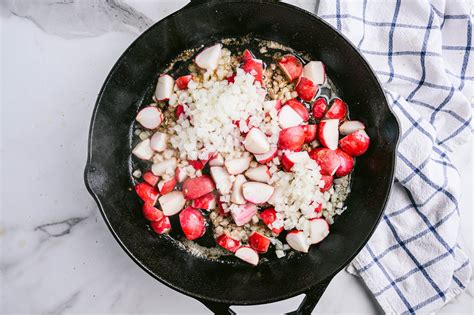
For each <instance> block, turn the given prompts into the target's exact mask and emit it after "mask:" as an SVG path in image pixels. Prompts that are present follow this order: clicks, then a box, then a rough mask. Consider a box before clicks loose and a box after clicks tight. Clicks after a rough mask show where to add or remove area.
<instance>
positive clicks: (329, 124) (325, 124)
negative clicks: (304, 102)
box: [318, 119, 339, 150]
mask: <svg viewBox="0 0 474 315" xmlns="http://www.w3.org/2000/svg"><path fill="white" fill-rule="evenodd" d="M318 128H319V129H318V136H319V141H320V142H321V144H322V145H324V146H325V147H327V148H329V149H331V150H336V149H337V145H338V141H339V120H338V119H327V120H322V121H321V122H320V123H319V127H318Z"/></svg>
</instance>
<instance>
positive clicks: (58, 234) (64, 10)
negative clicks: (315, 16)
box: [0, 0, 473, 314]
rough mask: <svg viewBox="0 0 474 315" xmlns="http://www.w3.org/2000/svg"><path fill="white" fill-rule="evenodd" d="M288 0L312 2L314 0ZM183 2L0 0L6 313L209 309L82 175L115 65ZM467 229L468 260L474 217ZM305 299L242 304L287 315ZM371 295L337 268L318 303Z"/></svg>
mask: <svg viewBox="0 0 474 315" xmlns="http://www.w3.org/2000/svg"><path fill="white" fill-rule="evenodd" d="M291 2H292V3H294V4H296V5H298V6H301V7H303V8H305V9H307V10H313V9H314V8H315V6H316V2H317V1H314V0H296V1H291ZM186 3H187V1H185V0H182V1H171V0H170V1H167V0H165V1H163V0H135V1H132V0H130V1H119V0H108V1H106V0H83V1H81V0H56V1H54V0H43V1H34V0H21V1H20V0H6V1H2V2H0V5H1V10H0V23H1V26H2V27H1V28H0V32H1V43H2V48H1V52H2V77H1V79H0V80H1V82H0V83H1V87H2V97H1V99H2V106H1V108H2V112H1V119H2V149H1V155H0V156H1V164H2V176H1V180H2V182H1V183H2V186H1V193H2V195H1V220H0V313H2V314H16V313H29V314H39V313H46V314H64V313H81V314H86V313H96V314H106V313H107V314H111V313H134V314H138V313H182V314H190V313H202V314H205V313H207V311H206V309H205V308H204V306H202V305H201V304H200V303H199V302H197V301H195V300H193V299H191V298H188V297H186V296H184V295H182V294H180V293H177V292H175V291H173V290H172V289H170V288H168V287H166V286H164V285H162V284H160V283H159V282H157V281H156V280H154V279H152V278H151V277H150V276H149V275H148V274H146V273H145V272H143V271H142V270H141V269H140V268H139V267H137V266H136V265H135V263H133V261H132V260H131V259H130V258H129V257H128V256H127V255H126V254H125V253H124V252H123V251H122V249H121V248H120V246H119V245H118V244H117V243H116V242H115V240H114V238H113V237H112V235H111V234H110V232H109V231H108V229H107V228H106V226H105V224H104V222H103V220H102V218H101V217H100V214H99V213H98V210H97V207H96V205H95V203H94V201H93V200H92V198H91V197H90V196H89V194H88V193H87V191H86V189H85V187H84V184H83V180H82V171H83V167H84V164H85V160H86V148H87V133H88V126H89V121H90V115H91V112H92V108H93V105H94V103H95V98H96V96H97V93H98V91H99V89H100V87H101V85H102V83H103V80H104V79H105V77H106V75H107V73H108V71H109V70H110V68H111V67H112V65H113V64H114V62H115V60H116V59H117V58H118V57H119V56H120V54H121V53H122V52H123V51H124V50H125V49H126V48H127V47H128V45H129V44H130V43H131V42H132V41H133V40H134V39H135V38H136V36H137V35H138V34H140V33H141V32H143V31H144V30H145V29H146V28H147V27H149V26H150V25H152V24H153V23H154V22H155V21H157V20H159V19H161V18H163V17H164V16H166V15H168V14H171V13H172V12H174V11H176V10H178V9H179V8H180V7H182V6H183V5H185V4H186ZM19 122H20V123H19ZM5 131H6V132H5ZM18 139H21V141H18ZM470 150H471V149H470V148H469V147H468V146H466V147H464V148H460V149H459V154H458V155H457V157H456V161H455V163H456V165H458V166H459V168H460V172H461V174H462V176H463V181H464V182H466V183H467V182H468V181H469V179H470V175H469V174H472V154H471V151H470ZM463 188H464V196H465V197H464V198H463V199H462V200H461V207H465V208H466V207H467V209H469V205H470V206H471V207H472V200H470V194H471V192H472V180H471V184H470V186H469V185H465V187H463ZM461 229H462V231H461V234H462V236H463V239H462V241H463V242H464V243H465V246H464V247H466V248H468V249H471V250H470V255H471V257H472V214H469V213H467V216H465V219H464V221H463V223H462V226H461ZM341 296H343V297H344V303H341ZM301 299H302V296H299V297H295V298H292V299H289V300H286V301H281V302H278V303H272V304H270V305H261V306H255V307H234V309H235V310H236V311H238V312H239V313H253V314H275V313H282V312H286V311H290V310H293V309H295V308H296V306H297V305H298V304H299V302H300V301H301ZM374 303H375V302H374V299H373V298H372V297H371V296H370V293H368V292H367V290H366V289H365V288H364V285H363V284H361V282H360V281H359V280H358V279H357V278H355V277H353V276H351V275H348V274H347V273H344V272H341V273H339V274H338V275H337V276H336V277H335V279H334V280H333V281H332V283H331V285H330V286H329V288H328V290H327V291H326V293H325V294H324V296H323V298H322V299H321V301H320V303H319V304H318V306H317V307H316V310H315V311H316V313H322V314H335V313H358V314H378V313H380V308H378V307H377V306H376V305H375V304H374ZM472 303H473V284H472V282H471V284H470V287H469V288H468V289H467V290H466V291H465V293H463V294H461V295H460V296H458V297H457V298H455V299H453V300H452V301H451V302H450V303H449V304H448V305H446V306H445V307H444V308H443V309H442V310H441V311H440V313H451V314H452V313H469V312H472Z"/></svg>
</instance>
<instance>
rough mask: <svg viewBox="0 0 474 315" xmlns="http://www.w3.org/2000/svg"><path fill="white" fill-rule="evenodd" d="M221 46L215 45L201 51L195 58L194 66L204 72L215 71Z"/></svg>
mask: <svg viewBox="0 0 474 315" xmlns="http://www.w3.org/2000/svg"><path fill="white" fill-rule="evenodd" d="M221 51H222V44H216V45H214V46H211V47H207V48H205V49H203V51H201V52H200V53H199V54H198V55H197V56H196V64H197V66H198V67H199V68H202V69H206V70H215V69H217V65H218V62H219V58H220V57H221Z"/></svg>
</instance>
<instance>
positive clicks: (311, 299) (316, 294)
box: [286, 276, 333, 315]
mask: <svg viewBox="0 0 474 315" xmlns="http://www.w3.org/2000/svg"><path fill="white" fill-rule="evenodd" d="M332 278H333V276H330V277H328V278H327V279H325V280H324V281H323V282H321V283H319V284H318V285H317V286H315V287H313V288H311V289H309V290H308V291H306V292H305V295H306V296H305V297H304V299H303V301H302V302H301V304H300V306H299V307H298V309H297V310H296V311H293V312H290V313H286V315H309V314H311V312H312V311H313V310H314V308H315V307H316V304H318V302H319V300H320V299H321V296H322V295H323V293H324V291H326V289H327V287H328V285H329V282H331V280H332Z"/></svg>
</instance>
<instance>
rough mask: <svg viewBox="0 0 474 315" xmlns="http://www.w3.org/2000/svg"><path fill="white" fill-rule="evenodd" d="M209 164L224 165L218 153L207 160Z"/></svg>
mask: <svg viewBox="0 0 474 315" xmlns="http://www.w3.org/2000/svg"><path fill="white" fill-rule="evenodd" d="M209 166H224V158H223V157H222V155H221V154H220V153H218V154H217V155H216V156H214V157H213V158H211V159H210V160H209Z"/></svg>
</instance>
